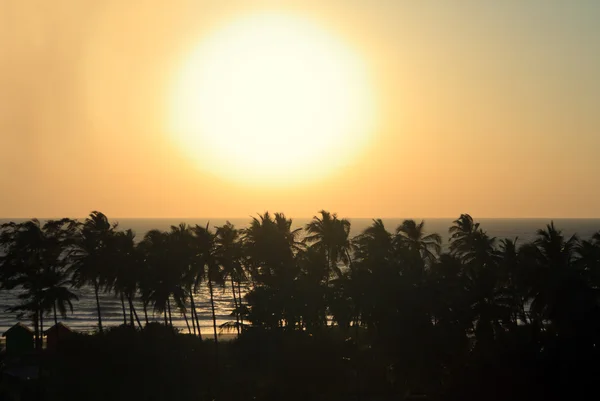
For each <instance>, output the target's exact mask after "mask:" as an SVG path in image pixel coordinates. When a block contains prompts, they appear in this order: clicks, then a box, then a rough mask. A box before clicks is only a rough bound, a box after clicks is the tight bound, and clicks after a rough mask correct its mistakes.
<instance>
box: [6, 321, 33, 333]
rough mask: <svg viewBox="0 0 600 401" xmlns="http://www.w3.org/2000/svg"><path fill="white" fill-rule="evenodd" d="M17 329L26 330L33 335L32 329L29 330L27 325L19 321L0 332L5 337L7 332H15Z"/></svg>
mask: <svg viewBox="0 0 600 401" xmlns="http://www.w3.org/2000/svg"><path fill="white" fill-rule="evenodd" d="M19 331H21V332H26V333H28V334H31V335H33V330H31V329H30V328H29V327H27V326H26V325H24V324H23V323H21V322H19V323H17V324H15V325H14V326H13V327H11V328H10V329H8V330H6V331H5V332H4V333H2V337H6V336H7V335H9V334H12V333H16V332H19Z"/></svg>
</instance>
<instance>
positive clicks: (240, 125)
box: [169, 13, 375, 185]
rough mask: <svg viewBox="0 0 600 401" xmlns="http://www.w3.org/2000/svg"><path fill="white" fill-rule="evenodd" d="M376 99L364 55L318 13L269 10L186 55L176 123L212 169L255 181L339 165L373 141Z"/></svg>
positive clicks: (276, 180) (320, 173) (182, 140)
mask: <svg viewBox="0 0 600 401" xmlns="http://www.w3.org/2000/svg"><path fill="white" fill-rule="evenodd" d="M374 104H375V100H374V94H373V88H372V84H371V82H370V79H369V76H368V72H367V67H366V65H365V63H364V62H363V60H362V59H361V57H359V56H358V54H357V53H356V52H355V51H353V50H352V49H351V48H349V47H348V46H346V45H345V44H344V43H343V42H341V41H340V40H338V39H337V38H335V37H334V36H333V35H332V34H330V33H329V32H327V31H325V30H324V29H322V28H320V27H319V26H317V25H316V24H315V23H314V22H312V21H310V20H308V19H302V18H299V17H295V16H290V15H284V14H277V13H261V14H255V15H251V16H247V17H245V18H241V19H238V20H236V21H234V22H231V23H230V24H228V25H226V26H224V27H221V28H220V29H218V30H216V31H214V32H213V33H212V34H211V35H210V36H208V37H207V38H206V39H205V40H203V41H202V42H201V43H200V44H199V45H198V46H197V47H196V48H195V49H194V50H193V51H192V53H191V54H190V55H189V57H188V58H187V59H186V61H185V63H184V65H183V68H182V69H181V70H180V72H179V73H178V74H177V76H176V81H175V84H174V86H173V93H172V97H171V100H170V109H171V110H170V114H169V129H170V131H171V132H172V133H173V134H174V136H175V137H176V140H177V142H178V143H179V145H180V146H181V148H182V149H183V150H184V152H186V153H187V154H188V155H189V156H190V157H191V158H192V159H193V160H194V161H196V162H198V163H199V165H200V167H201V168H202V169H204V170H207V171H210V172H213V173H215V174H218V175H220V176H222V177H223V178H226V179H230V180H235V181H240V182H246V183H251V184H257V183H269V184H279V185H280V184H297V183H301V182H306V181H312V180H315V179H317V178H321V177H324V176H326V175H327V174H329V173H332V172H334V171H335V170H336V169H338V168H339V167H341V166H343V165H344V164H346V163H347V162H348V161H350V160H352V158H353V157H355V156H356V155H357V153H358V152H359V151H360V150H361V148H363V147H364V145H366V144H367V143H368V137H369V136H370V135H371V134H372V133H373V129H374V123H375V105H374Z"/></svg>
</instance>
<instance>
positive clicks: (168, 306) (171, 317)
mask: <svg viewBox="0 0 600 401" xmlns="http://www.w3.org/2000/svg"><path fill="white" fill-rule="evenodd" d="M167 309H168V310H169V324H170V325H171V328H172V327H173V316H172V315H171V300H170V299H169V298H167Z"/></svg>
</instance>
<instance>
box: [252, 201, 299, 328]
mask: <svg viewBox="0 0 600 401" xmlns="http://www.w3.org/2000/svg"><path fill="white" fill-rule="evenodd" d="M291 227H292V220H291V219H287V218H286V217H285V215H284V214H282V213H275V215H274V217H272V216H271V215H270V214H269V213H268V212H266V213H264V214H263V215H259V218H253V219H252V221H251V222H250V225H249V226H248V227H247V228H245V229H244V230H243V246H244V253H245V255H246V261H245V263H246V265H247V268H248V270H249V272H250V277H251V279H252V283H253V288H252V290H251V291H249V292H248V294H246V299H247V300H248V306H249V316H253V317H254V318H251V319H250V320H251V321H252V320H253V319H254V320H253V323H254V324H258V325H260V326H262V327H264V328H277V327H283V325H284V323H285V320H286V319H285V317H286V303H287V302H289V301H290V297H289V295H288V294H289V293H290V292H291V291H292V287H293V286H294V280H295V279H296V277H297V275H298V273H299V269H298V265H297V263H296V260H295V256H296V255H297V254H298V252H300V251H301V250H302V249H304V244H303V243H302V242H300V241H299V240H298V236H299V234H300V229H292V228H291ZM263 306H264V307H265V308H267V309H265V310H263V311H262V312H260V310H261V308H262V307H263ZM263 312H264V313H263ZM261 316H262V317H268V319H267V320H265V319H262V318H259V319H257V317H261ZM274 324H275V325H274Z"/></svg>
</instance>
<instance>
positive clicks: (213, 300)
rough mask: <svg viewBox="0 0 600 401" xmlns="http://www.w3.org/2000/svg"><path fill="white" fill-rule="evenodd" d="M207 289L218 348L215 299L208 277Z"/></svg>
mask: <svg viewBox="0 0 600 401" xmlns="http://www.w3.org/2000/svg"><path fill="white" fill-rule="evenodd" d="M208 289H209V291H210V307H211V309H212V320H213V330H214V334H215V348H216V349H218V346H217V344H218V342H219V341H218V339H217V316H216V315H215V299H214V296H213V286H212V280H211V279H210V278H209V279H208ZM217 354H218V353H217Z"/></svg>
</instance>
